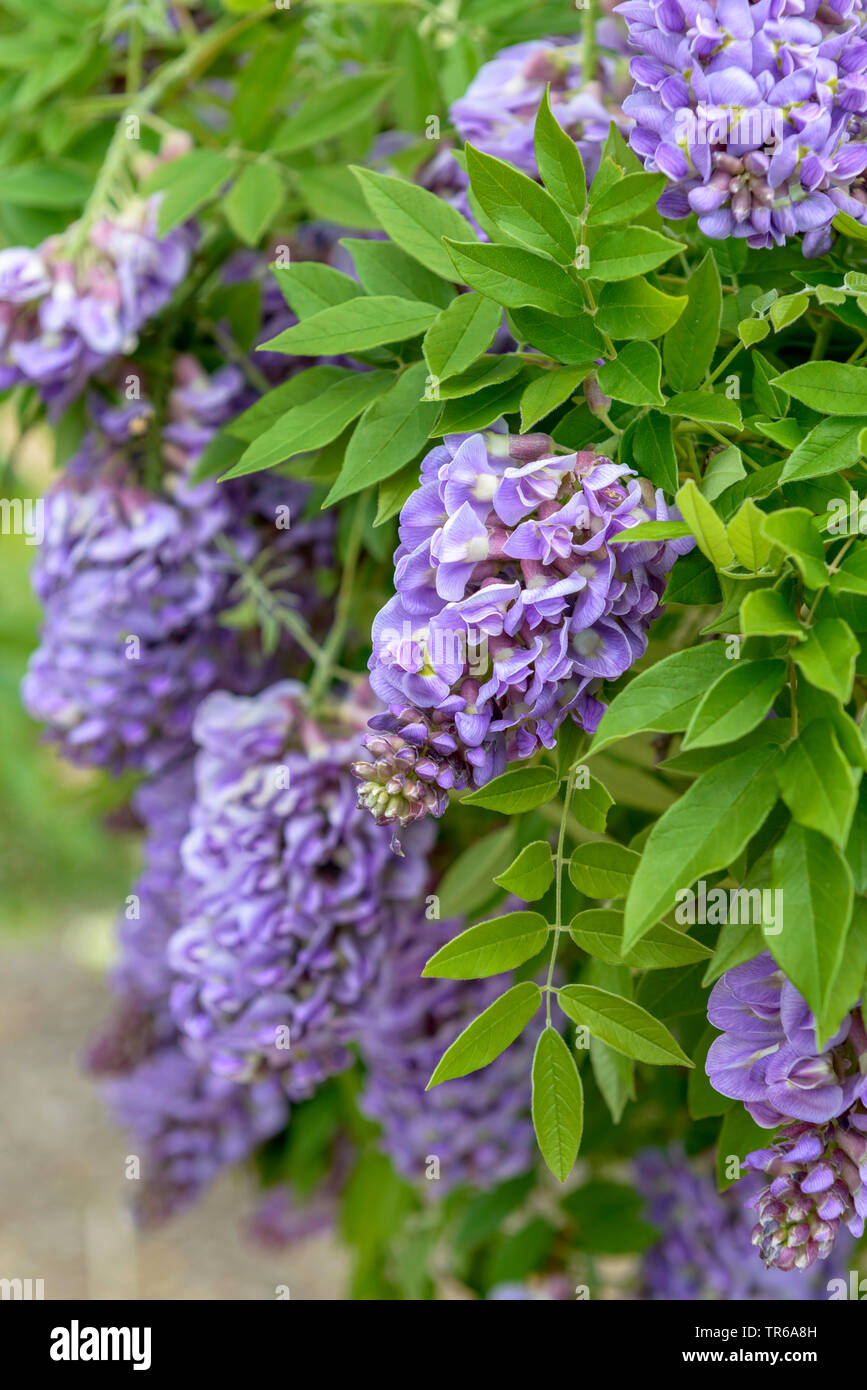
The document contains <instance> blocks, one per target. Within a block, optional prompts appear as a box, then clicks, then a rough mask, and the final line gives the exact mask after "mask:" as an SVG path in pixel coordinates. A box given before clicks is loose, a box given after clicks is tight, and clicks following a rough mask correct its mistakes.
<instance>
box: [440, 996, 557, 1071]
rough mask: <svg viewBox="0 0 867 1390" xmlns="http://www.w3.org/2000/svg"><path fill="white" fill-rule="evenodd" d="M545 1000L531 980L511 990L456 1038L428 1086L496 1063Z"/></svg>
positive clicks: (496, 1000) (495, 1001)
mask: <svg viewBox="0 0 867 1390" xmlns="http://www.w3.org/2000/svg"><path fill="white" fill-rule="evenodd" d="M541 1002H542V991H541V990H540V988H539V986H538V985H535V984H533V982H532V981H531V980H523V981H522V982H521V984H519V985H513V986H512V988H511V989H507V990H506V993H505V994H501V995H500V997H499V999H495V1000H494V1002H493V1004H491V1005H489V1006H488V1008H487V1009H485V1011H484V1013H481V1014H479V1016H478V1018H474V1019H473V1021H472V1023H470V1024H468V1025H467V1027H466V1028H465V1029H464V1031H463V1032H462V1033H461V1034H459V1036H458V1037H457V1038H455V1040H454V1042H453V1043H452V1045H451V1047H449V1048H448V1049H447V1050H446V1052H445V1053H444V1054H443V1056H442V1058H441V1059H440V1062H439V1065H438V1066H437V1068H436V1071H435V1072H434V1074H433V1076H432V1077H431V1079H430V1081H429V1082H428V1084H427V1088H426V1089H427V1090H428V1091H429V1090H430V1089H431V1087H433V1086H439V1085H440V1084H441V1083H442V1082H443V1081H453V1080H454V1079H455V1078H456V1077H459V1076H468V1075H469V1074H470V1072H473V1071H478V1070H479V1068H480V1067H486V1066H487V1065H488V1063H489V1062H493V1060H494V1058H495V1057H499V1055H500V1053H501V1052H504V1051H505V1050H506V1048H507V1047H509V1045H510V1044H511V1043H513V1042H514V1041H515V1039H516V1038H517V1037H518V1035H519V1034H520V1033H522V1032H523V1031H524V1028H525V1027H526V1026H527V1024H528V1023H529V1022H530V1019H531V1018H532V1017H533V1015H534V1013H536V1011H537V1009H538V1008H539V1005H540V1004H541Z"/></svg>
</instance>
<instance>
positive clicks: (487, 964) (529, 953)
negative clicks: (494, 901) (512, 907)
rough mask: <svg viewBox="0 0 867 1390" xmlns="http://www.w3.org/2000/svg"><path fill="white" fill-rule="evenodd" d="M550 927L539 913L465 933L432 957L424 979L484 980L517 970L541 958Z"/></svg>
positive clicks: (512, 916) (482, 925) (497, 920)
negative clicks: (534, 958) (490, 976)
mask: <svg viewBox="0 0 867 1390" xmlns="http://www.w3.org/2000/svg"><path fill="white" fill-rule="evenodd" d="M547 938H548V923H547V922H546V921H545V918H544V917H543V916H542V915H541V913H538V912H507V913H506V914H505V915H504V916H503V917H492V918H491V920H490V921H489V922H479V924H478V926H476V927H470V928H469V930H468V931H465V932H461V934H460V936H456V937H455V939H454V941H448V942H446V944H445V946H442V947H440V949H439V950H438V951H437V953H436V955H434V956H431V958H430V960H429V961H428V963H427V965H426V966H425V968H424V970H423V971H422V974H423V975H430V976H433V977H434V978H435V979H438V980H482V979H485V978H486V977H487V976H488V975H500V974H502V972H503V971H504V970H514V969H515V966H517V965H523V963H524V961H525V960H531V959H532V957H533V956H535V955H538V953H539V952H540V951H541V949H542V947H543V946H544V945H545V942H546V940H547Z"/></svg>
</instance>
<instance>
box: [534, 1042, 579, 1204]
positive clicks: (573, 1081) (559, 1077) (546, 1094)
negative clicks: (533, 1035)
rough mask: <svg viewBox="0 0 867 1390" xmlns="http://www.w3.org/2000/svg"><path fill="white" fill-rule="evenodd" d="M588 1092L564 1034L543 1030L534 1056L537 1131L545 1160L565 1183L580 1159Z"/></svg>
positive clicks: (535, 1127) (555, 1174)
mask: <svg viewBox="0 0 867 1390" xmlns="http://www.w3.org/2000/svg"><path fill="white" fill-rule="evenodd" d="M583 1126H584V1092H583V1090H582V1087H581V1077H580V1076H579V1075H578V1068H577V1067H576V1065H575V1059H574V1057H573V1056H572V1053H571V1052H570V1051H569V1048H568V1047H567V1046H566V1044H565V1042H564V1041H563V1039H562V1038H561V1037H560V1034H559V1033H558V1032H557V1031H556V1030H555V1029H554V1028H551V1027H548V1028H545V1029H543V1030H542V1032H541V1034H540V1035H539V1041H538V1042H537V1044H536V1051H535V1054H534V1056H533V1128H534V1129H535V1131H536V1138H537V1140H538V1141H539V1148H540V1150H541V1152H542V1157H543V1158H544V1160H545V1162H546V1163H547V1165H548V1167H549V1168H550V1169H551V1172H552V1173H553V1174H554V1176H555V1178H559V1180H560V1182H565V1181H566V1179H567V1178H568V1176H569V1174H570V1173H571V1171H572V1168H573V1166H574V1163H575V1159H576V1158H577V1157H578V1150H579V1148H580V1147H581V1132H582V1129H583Z"/></svg>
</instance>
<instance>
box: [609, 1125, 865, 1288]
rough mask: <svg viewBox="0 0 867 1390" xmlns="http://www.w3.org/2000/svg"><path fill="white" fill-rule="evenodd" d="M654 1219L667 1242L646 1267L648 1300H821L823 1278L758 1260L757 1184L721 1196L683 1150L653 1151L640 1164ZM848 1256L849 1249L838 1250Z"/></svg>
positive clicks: (648, 1254) (648, 1256)
mask: <svg viewBox="0 0 867 1390" xmlns="http://www.w3.org/2000/svg"><path fill="white" fill-rule="evenodd" d="M635 1177H636V1186H637V1188H638V1191H639V1192H640V1194H641V1196H642V1197H643V1198H644V1200H645V1204H646V1210H645V1216H646V1219H647V1220H648V1221H649V1222H650V1223H651V1224H652V1225H654V1226H656V1227H657V1229H658V1231H659V1233H660V1238H659V1240H658V1241H657V1242H656V1244H654V1245H652V1246H650V1247H649V1248H648V1249H647V1250H646V1251H645V1253H644V1255H643V1257H642V1261H641V1293H640V1297H641V1298H643V1299H649V1300H659V1301H666V1302H667V1301H669V1300H680V1301H692V1300H695V1301H698V1300H707V1299H720V1300H724V1301H728V1300H731V1299H736V1300H746V1299H750V1300H755V1299H761V1300H766V1299H772V1300H783V1299H820V1298H825V1297H827V1290H826V1279H827V1274H828V1271H827V1269H826V1270H825V1272H824V1274H823V1275H822V1277H821V1278H819V1277H818V1276H806V1275H802V1276H800V1277H795V1278H792V1276H791V1275H788V1276H784V1275H783V1274H781V1273H780V1271H779V1270H777V1269H766V1268H764V1266H763V1265H762V1264H761V1263H760V1262H759V1261H758V1260H756V1259H755V1257H753V1256H752V1253H751V1244H750V1242H751V1238H752V1237H751V1227H752V1224H753V1217H752V1215H751V1213H750V1211H749V1202H748V1195H749V1194H750V1193H751V1192H754V1189H755V1185H756V1179H755V1177H753V1176H750V1177H744V1178H741V1179H740V1180H739V1181H738V1182H736V1183H734V1184H733V1185H732V1186H731V1187H727V1188H726V1189H725V1190H724V1191H723V1192H718V1191H717V1187H716V1183H715V1182H714V1180H713V1177H712V1176H711V1174H710V1172H706V1171H704V1170H703V1169H702V1167H701V1166H700V1165H699V1164H698V1163H697V1162H695V1161H690V1160H689V1159H687V1158H686V1156H685V1155H684V1154H682V1153H681V1152H679V1151H677V1150H671V1151H669V1152H664V1151H661V1150H658V1149H645V1150H643V1151H642V1152H641V1153H640V1154H639V1155H638V1157H637V1159H636V1163H635ZM838 1253H839V1254H840V1256H841V1257H842V1255H843V1251H842V1250H840V1251H839V1252H838Z"/></svg>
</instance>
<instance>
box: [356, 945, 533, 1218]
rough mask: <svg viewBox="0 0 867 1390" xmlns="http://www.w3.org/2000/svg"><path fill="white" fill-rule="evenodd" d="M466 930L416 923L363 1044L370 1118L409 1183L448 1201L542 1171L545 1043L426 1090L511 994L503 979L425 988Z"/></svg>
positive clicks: (377, 1000) (383, 982)
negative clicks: (535, 1060) (534, 1081)
mask: <svg viewBox="0 0 867 1390" xmlns="http://www.w3.org/2000/svg"><path fill="white" fill-rule="evenodd" d="M457 925H458V924H457V923H455V922H443V923H430V922H427V921H425V920H424V918H423V917H414V918H411V919H409V920H408V921H407V922H406V923H405V925H404V926H403V927H402V930H401V934H400V938H399V940H398V941H397V942H396V943H395V944H394V945H393V946H392V947H391V948H390V950H389V955H388V961H387V965H386V968H385V969H384V970H383V972H382V974H381V977H380V981H379V984H378V987H377V988H376V990H374V991H373V992H372V993H371V995H370V997H369V1001H368V1017H367V1021H366V1023H365V1026H364V1030H363V1032H362V1035H361V1052H362V1057H363V1059H364V1061H365V1064H366V1066H367V1069H368V1079H367V1086H366V1089H365V1090H364V1092H363V1093H362V1095H361V1097H360V1101H359V1104H360V1105H361V1108H362V1110H363V1111H364V1112H365V1113H366V1114H367V1115H369V1116H370V1117H371V1118H372V1119H375V1120H378V1121H379V1123H380V1124H381V1125H382V1126H383V1135H382V1138H381V1140H380V1143H381V1146H382V1148H383V1149H384V1150H385V1152H386V1153H387V1154H388V1155H389V1156H390V1157H391V1159H392V1161H393V1163H394V1164H395V1167H396V1168H397V1169H398V1171H399V1172H400V1173H402V1174H403V1175H404V1176H405V1177H407V1178H409V1179H413V1180H418V1181H421V1180H422V1179H424V1178H428V1179H430V1180H431V1182H430V1190H431V1192H433V1193H435V1194H436V1193H442V1192H445V1191H448V1190H450V1189H451V1188H453V1187H456V1186H458V1185H459V1184H461V1183H472V1184H473V1185H474V1186H475V1187H480V1188H485V1187H491V1186H493V1185H494V1184H496V1183H499V1182H504V1181H505V1180H506V1179H507V1178H511V1177H515V1176H516V1175H517V1174H518V1173H523V1172H525V1171H526V1170H527V1169H528V1168H529V1167H530V1166H531V1164H532V1163H533V1159H534V1156H535V1141H534V1138H533V1127H532V1123H531V1121H530V1088H529V1081H528V1078H529V1075H530V1069H531V1063H532V1055H533V1047H534V1046H535V1041H536V1034H535V1033H534V1030H533V1029H529V1030H525V1031H524V1033H522V1034H521V1037H520V1038H519V1040H518V1041H517V1042H515V1043H513V1044H512V1046H511V1047H509V1048H507V1049H506V1051H505V1052H502V1053H501V1054H500V1056H499V1057H497V1058H496V1059H495V1060H494V1061H493V1062H491V1063H490V1065H489V1066H487V1067H485V1068H484V1069H483V1070H482V1071H477V1072H474V1073H473V1074H472V1075H471V1076H465V1077H461V1078H459V1079H457V1080H455V1081H446V1082H443V1083H442V1084H441V1085H439V1086H435V1087H434V1088H433V1090H430V1091H426V1090H425V1087H426V1086H427V1083H428V1082H429V1080H430V1078H431V1075H432V1074H433V1072H434V1070H435V1068H436V1065H437V1063H438V1062H439V1060H440V1057H441V1056H442V1054H443V1052H444V1051H445V1050H446V1048H447V1047H448V1046H450V1044H451V1043H453V1042H454V1040H455V1038H456V1037H457V1036H458V1034H459V1033H460V1032H461V1031H462V1030H463V1029H464V1028H465V1027H466V1026H467V1024H469V1023H470V1022H472V1020H473V1019H474V1018H476V1017H477V1016H478V1015H479V1014H480V1013H481V1012H482V1010H483V1009H486V1008H487V1007H488V1005H489V1004H491V1003H493V1001H494V999H495V998H497V996H498V995H499V994H501V993H502V990H503V989H504V988H505V986H504V984H503V981H502V979H498V980H497V981H496V983H495V982H494V981H491V980H435V979H421V978H420V977H421V972H422V970H423V969H424V965H425V962H426V961H427V959H428V958H429V957H430V956H431V955H433V953H434V952H435V951H436V950H438V949H439V947H440V946H442V945H444V944H445V942H446V941H448V940H450V939H451V938H452V937H453V936H454V935H455V933H456V929H457Z"/></svg>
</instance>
